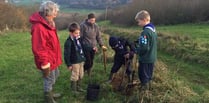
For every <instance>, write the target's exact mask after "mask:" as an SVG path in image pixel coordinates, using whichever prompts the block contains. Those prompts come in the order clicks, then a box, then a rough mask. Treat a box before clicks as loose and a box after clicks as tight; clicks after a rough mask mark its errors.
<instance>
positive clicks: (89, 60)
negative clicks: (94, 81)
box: [84, 50, 95, 71]
mask: <svg viewBox="0 0 209 103" xmlns="http://www.w3.org/2000/svg"><path fill="white" fill-rule="evenodd" d="M84 55H85V57H86V61H85V63H84V71H91V68H92V66H93V62H94V55H95V52H94V51H93V50H90V51H85V52H84Z"/></svg>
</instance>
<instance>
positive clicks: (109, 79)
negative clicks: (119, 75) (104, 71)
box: [106, 73, 114, 84]
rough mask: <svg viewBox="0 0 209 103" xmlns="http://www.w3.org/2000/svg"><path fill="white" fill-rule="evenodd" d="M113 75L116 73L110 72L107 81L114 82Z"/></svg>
mask: <svg viewBox="0 0 209 103" xmlns="http://www.w3.org/2000/svg"><path fill="white" fill-rule="evenodd" d="M113 75H114V73H110V76H109V78H108V80H107V82H106V83H108V84H110V83H112V79H113Z"/></svg>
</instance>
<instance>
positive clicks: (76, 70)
mask: <svg viewBox="0 0 209 103" xmlns="http://www.w3.org/2000/svg"><path fill="white" fill-rule="evenodd" d="M83 65H84V62H81V63H77V64H72V67H73V69H72V73H71V77H70V80H71V81H78V80H80V79H82V78H83V75H84V68H83Z"/></svg>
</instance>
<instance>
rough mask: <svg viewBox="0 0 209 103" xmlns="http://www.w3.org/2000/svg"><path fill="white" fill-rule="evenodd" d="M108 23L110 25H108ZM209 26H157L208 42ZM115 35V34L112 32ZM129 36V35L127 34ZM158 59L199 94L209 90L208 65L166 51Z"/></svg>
mask: <svg viewBox="0 0 209 103" xmlns="http://www.w3.org/2000/svg"><path fill="white" fill-rule="evenodd" d="M101 25H104V28H110V29H118V30H120V31H122V32H130V33H131V34H132V33H135V32H136V31H139V32H140V30H141V28H138V27H137V28H136V27H132V28H124V27H120V28H119V27H116V26H113V27H111V26H109V25H110V24H109V23H108V22H102V23H101ZM106 25H108V26H107V27H106ZM208 27H209V25H208V24H206V23H201V24H180V25H171V26H157V31H158V32H162V33H168V34H171V35H176V34H177V35H183V36H191V37H192V39H193V40H194V41H195V42H198V43H201V44H203V43H208V38H209V35H208V32H209V31H208V30H209V29H208ZM111 35H114V34H111ZM137 35H139V33H138V34H137ZM127 37H128V36H127ZM158 59H159V60H162V61H163V62H164V63H166V64H167V65H168V68H169V69H170V70H171V71H173V72H174V73H176V75H177V76H179V77H180V78H181V79H183V80H185V81H188V84H189V85H190V87H191V88H192V89H193V90H194V91H196V92H197V93H198V94H202V93H207V92H209V88H208V87H209V83H208V81H209V77H208V75H209V72H208V67H206V66H204V65H199V64H197V63H190V62H187V61H183V60H180V59H177V58H174V57H172V56H170V55H167V54H166V53H165V52H162V51H161V52H159V54H158Z"/></svg>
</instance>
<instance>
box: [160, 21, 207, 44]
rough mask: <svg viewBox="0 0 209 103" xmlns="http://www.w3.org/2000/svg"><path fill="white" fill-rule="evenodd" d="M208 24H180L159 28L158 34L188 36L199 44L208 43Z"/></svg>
mask: <svg viewBox="0 0 209 103" xmlns="http://www.w3.org/2000/svg"><path fill="white" fill-rule="evenodd" d="M208 27H209V24H208V23H196V24H179V25H170V26H157V31H158V32H165V33H170V34H173V35H175V34H178V35H187V36H191V37H192V38H194V39H196V40H197V41H199V42H207V41H208V39H209V35H208V33H209V29H207V28H208Z"/></svg>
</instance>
